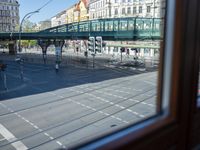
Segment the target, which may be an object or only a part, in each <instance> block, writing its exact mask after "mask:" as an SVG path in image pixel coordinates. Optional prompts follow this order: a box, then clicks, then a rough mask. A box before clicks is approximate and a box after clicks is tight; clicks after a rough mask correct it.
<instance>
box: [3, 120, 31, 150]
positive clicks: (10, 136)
mask: <svg viewBox="0 0 200 150" xmlns="http://www.w3.org/2000/svg"><path fill="white" fill-rule="evenodd" d="M0 133H1V135H2V136H3V137H5V139H6V140H8V141H9V142H13V141H15V140H17V138H16V137H15V136H14V135H13V134H12V133H11V132H10V131H8V130H7V129H6V128H5V127H4V126H3V125H2V124H0ZM11 145H12V146H13V147H14V148H15V149H16V150H27V149H28V148H27V147H26V146H25V145H24V144H23V143H22V142H21V141H17V142H14V143H11Z"/></svg>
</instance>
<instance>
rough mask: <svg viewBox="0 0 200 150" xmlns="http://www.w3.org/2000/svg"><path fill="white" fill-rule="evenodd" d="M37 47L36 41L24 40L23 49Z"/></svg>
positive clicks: (22, 42)
mask: <svg viewBox="0 0 200 150" xmlns="http://www.w3.org/2000/svg"><path fill="white" fill-rule="evenodd" d="M36 45H37V41H36V40H22V41H21V46H22V47H26V48H30V47H33V46H36Z"/></svg>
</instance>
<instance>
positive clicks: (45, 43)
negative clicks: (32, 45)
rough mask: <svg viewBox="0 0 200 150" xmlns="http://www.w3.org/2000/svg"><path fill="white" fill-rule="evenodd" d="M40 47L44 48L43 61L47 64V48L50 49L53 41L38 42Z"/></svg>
mask: <svg viewBox="0 0 200 150" xmlns="http://www.w3.org/2000/svg"><path fill="white" fill-rule="evenodd" d="M38 45H39V46H40V47H41V48H42V56H43V60H44V64H46V60H47V48H48V47H49V45H51V41H50V40H41V39H39V40H38Z"/></svg>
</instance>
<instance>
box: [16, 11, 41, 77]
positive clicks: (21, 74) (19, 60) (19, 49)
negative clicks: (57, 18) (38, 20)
mask: <svg viewBox="0 0 200 150" xmlns="http://www.w3.org/2000/svg"><path fill="white" fill-rule="evenodd" d="M38 12H39V9H38V10H36V11H33V12H30V13H27V14H26V15H25V16H24V17H23V19H22V21H21V23H20V26H19V43H18V52H21V32H22V25H23V22H24V20H25V19H26V18H30V17H31V15H33V14H35V13H38ZM16 61H17V62H18V63H19V65H20V77H21V80H22V81H23V80H24V71H23V70H24V69H23V59H22V58H20V57H19V58H17V59H16Z"/></svg>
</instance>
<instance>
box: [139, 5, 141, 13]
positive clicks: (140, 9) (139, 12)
mask: <svg viewBox="0 0 200 150" xmlns="http://www.w3.org/2000/svg"><path fill="white" fill-rule="evenodd" d="M139 13H140V14H141V13H142V6H140V7H139Z"/></svg>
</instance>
